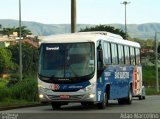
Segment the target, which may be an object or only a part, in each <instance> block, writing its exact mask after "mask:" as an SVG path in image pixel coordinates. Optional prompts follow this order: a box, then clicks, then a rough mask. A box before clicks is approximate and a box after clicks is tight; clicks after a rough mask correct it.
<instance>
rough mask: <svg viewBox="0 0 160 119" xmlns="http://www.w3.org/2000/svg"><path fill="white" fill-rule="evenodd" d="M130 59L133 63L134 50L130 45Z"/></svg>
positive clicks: (133, 63)
mask: <svg viewBox="0 0 160 119" xmlns="http://www.w3.org/2000/svg"><path fill="white" fill-rule="evenodd" d="M130 59H131V64H132V65H135V50H134V48H133V47H130Z"/></svg>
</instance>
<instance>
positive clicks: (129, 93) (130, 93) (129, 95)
mask: <svg viewBox="0 0 160 119" xmlns="http://www.w3.org/2000/svg"><path fill="white" fill-rule="evenodd" d="M126 104H132V91H131V89H130V90H129V92H128V96H127V98H126Z"/></svg>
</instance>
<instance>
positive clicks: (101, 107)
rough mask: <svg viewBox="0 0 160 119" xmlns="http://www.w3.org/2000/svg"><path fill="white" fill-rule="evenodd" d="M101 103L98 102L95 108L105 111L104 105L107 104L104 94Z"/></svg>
mask: <svg viewBox="0 0 160 119" xmlns="http://www.w3.org/2000/svg"><path fill="white" fill-rule="evenodd" d="M103 98H104V99H103V101H102V102H100V103H97V106H98V108H99V109H105V107H106V105H107V104H108V97H107V94H106V93H104V96H103Z"/></svg>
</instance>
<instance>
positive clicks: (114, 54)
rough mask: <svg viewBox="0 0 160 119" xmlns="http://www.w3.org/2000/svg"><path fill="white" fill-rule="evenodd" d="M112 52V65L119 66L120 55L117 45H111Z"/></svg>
mask: <svg viewBox="0 0 160 119" xmlns="http://www.w3.org/2000/svg"><path fill="white" fill-rule="evenodd" d="M111 50H112V51H111V52H112V64H118V55H117V45H116V44H114V43H112V44H111Z"/></svg>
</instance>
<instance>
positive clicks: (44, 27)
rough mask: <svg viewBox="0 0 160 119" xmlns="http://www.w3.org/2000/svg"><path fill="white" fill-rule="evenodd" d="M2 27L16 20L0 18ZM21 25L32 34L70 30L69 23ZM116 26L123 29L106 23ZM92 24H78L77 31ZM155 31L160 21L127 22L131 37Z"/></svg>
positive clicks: (143, 35) (24, 22)
mask: <svg viewBox="0 0 160 119" xmlns="http://www.w3.org/2000/svg"><path fill="white" fill-rule="evenodd" d="M0 24H1V25H2V27H14V26H15V27H17V26H18V21H17V20H11V19H0ZM22 25H24V26H27V28H28V29H30V30H31V31H32V33H33V34H34V35H51V34H62V33H69V32H70V29H71V28H70V24H42V23H38V22H29V21H23V22H22ZM108 25H110V26H114V27H116V28H120V29H122V30H123V29H124V25H123V24H108ZM90 26H94V25H93V24H78V25H77V31H79V30H80V29H83V28H85V27H90ZM155 32H160V23H146V24H128V33H129V35H130V36H131V37H132V38H143V39H153V38H154V34H155Z"/></svg>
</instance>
